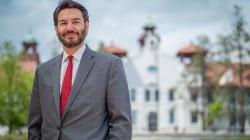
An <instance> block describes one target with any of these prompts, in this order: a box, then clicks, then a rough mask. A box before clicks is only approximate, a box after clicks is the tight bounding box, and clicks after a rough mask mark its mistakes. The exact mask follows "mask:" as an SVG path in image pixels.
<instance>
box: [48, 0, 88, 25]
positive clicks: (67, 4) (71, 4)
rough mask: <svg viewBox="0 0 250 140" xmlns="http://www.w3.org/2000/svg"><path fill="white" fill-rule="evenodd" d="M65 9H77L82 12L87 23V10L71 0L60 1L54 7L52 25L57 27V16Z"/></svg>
mask: <svg viewBox="0 0 250 140" xmlns="http://www.w3.org/2000/svg"><path fill="white" fill-rule="evenodd" d="M66 8H76V9H79V10H80V11H81V12H82V16H83V19H84V21H85V22H89V15H88V10H87V9H86V8H85V7H84V6H83V5H81V4H80V3H78V2H75V1H73V0H61V1H60V2H59V4H58V6H57V7H56V9H55V11H54V14H53V20H54V25H55V26H57V22H58V14H59V12H60V11H61V10H63V9H66Z"/></svg>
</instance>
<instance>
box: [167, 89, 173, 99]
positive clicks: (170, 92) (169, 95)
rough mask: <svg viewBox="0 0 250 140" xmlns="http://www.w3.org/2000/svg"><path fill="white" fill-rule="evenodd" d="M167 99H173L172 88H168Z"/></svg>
mask: <svg viewBox="0 0 250 140" xmlns="http://www.w3.org/2000/svg"><path fill="white" fill-rule="evenodd" d="M168 99H169V101H173V100H174V89H170V90H169V93H168Z"/></svg>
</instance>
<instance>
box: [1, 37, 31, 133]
mask: <svg viewBox="0 0 250 140" xmlns="http://www.w3.org/2000/svg"><path fill="white" fill-rule="evenodd" d="M18 60H19V56H18V54H17V52H16V51H15V47H14V46H13V45H12V43H11V42H4V43H3V44H1V46H0V77H1V78H0V79H1V80H0V112H1V113H0V125H3V126H7V127H8V128H9V133H12V132H14V131H15V130H18V131H19V132H21V128H22V127H24V126H26V124H27V110H28V106H29V94H30V92H31V86H32V76H31V74H30V73H26V72H24V71H22V70H21V68H20V66H19V65H18Z"/></svg>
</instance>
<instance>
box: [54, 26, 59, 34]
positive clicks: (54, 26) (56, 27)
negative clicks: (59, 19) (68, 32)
mask: <svg viewBox="0 0 250 140" xmlns="http://www.w3.org/2000/svg"><path fill="white" fill-rule="evenodd" d="M54 28H55V32H56V35H57V33H58V32H57V26H56V25H55V26H54Z"/></svg>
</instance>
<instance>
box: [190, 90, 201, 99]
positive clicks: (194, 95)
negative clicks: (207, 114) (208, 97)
mask: <svg viewBox="0 0 250 140" xmlns="http://www.w3.org/2000/svg"><path fill="white" fill-rule="evenodd" d="M198 91H199V88H190V89H189V92H190V97H191V101H193V102H196V101H197V98H198Z"/></svg>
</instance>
